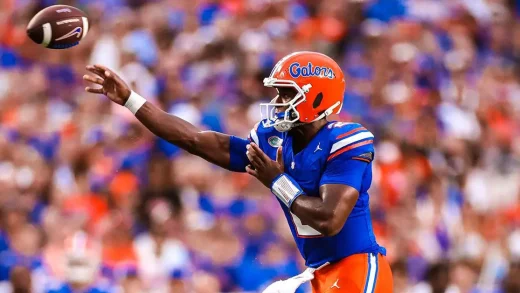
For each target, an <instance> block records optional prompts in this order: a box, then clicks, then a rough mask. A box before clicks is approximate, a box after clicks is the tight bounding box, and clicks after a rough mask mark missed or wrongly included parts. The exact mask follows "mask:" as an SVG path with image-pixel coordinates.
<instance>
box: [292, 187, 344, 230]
mask: <svg viewBox="0 0 520 293" xmlns="http://www.w3.org/2000/svg"><path fill="white" fill-rule="evenodd" d="M353 207H354V205H353V204H352V205H348V206H344V205H343V204H340V203H338V202H325V201H324V200H323V199H322V198H321V197H314V196H307V195H301V196H299V197H298V198H296V199H295V200H294V202H293V203H292V205H291V211H292V213H293V214H295V215H296V216H297V217H298V218H300V220H301V221H302V224H305V225H309V226H311V227H312V228H314V229H315V230H317V231H318V232H320V233H321V234H323V235H325V236H334V235H336V234H338V233H339V232H340V231H341V229H342V228H343V225H344V224H345V219H346V218H347V217H348V215H349V214H350V212H351V211H352V209H353Z"/></svg>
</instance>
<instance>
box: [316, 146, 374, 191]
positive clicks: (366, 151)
mask: <svg viewBox="0 0 520 293" xmlns="http://www.w3.org/2000/svg"><path fill="white" fill-rule="evenodd" d="M329 158H330V159H329V160H328V161H327V165H326V167H325V172H324V173H323V176H322V177H321V181H320V185H323V184H344V185H348V186H351V187H353V188H354V189H356V190H357V191H358V192H360V191H361V188H362V184H363V177H364V176H365V172H366V170H367V168H370V163H371V162H372V159H373V148H372V146H371V145H367V146H366V147H360V148H358V149H355V150H352V151H348V152H344V153H341V154H338V155H337V156H330V157H329Z"/></svg>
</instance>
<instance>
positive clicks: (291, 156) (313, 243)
mask: <svg viewBox="0 0 520 293" xmlns="http://www.w3.org/2000/svg"><path fill="white" fill-rule="evenodd" d="M373 139H374V136H373V135H372V133H370V132H369V131H368V130H367V129H365V128H364V127H363V126H361V125H360V124H358V123H344V122H335V121H334V122H328V123H327V125H325V126H324V127H323V128H322V129H321V130H320V131H319V132H318V133H317V134H316V135H315V136H314V138H313V139H312V140H311V141H310V142H309V144H308V145H307V146H306V147H305V148H304V149H303V150H301V151H300V152H299V153H297V154H295V153H294V152H293V147H292V144H293V141H292V136H291V135H289V134H288V133H281V132H278V131H276V129H274V127H269V128H265V127H263V125H262V123H259V124H258V125H257V126H256V127H255V128H254V129H253V130H252V131H251V134H250V136H249V140H245V139H241V138H237V137H234V136H233V137H231V139H230V142H231V144H230V154H231V160H230V169H231V170H233V171H239V172H240V171H245V170H244V169H245V167H246V165H248V164H249V161H248V159H247V156H246V155H245V152H246V145H247V144H248V143H249V142H250V141H253V142H255V143H256V144H257V145H258V146H259V147H260V148H261V149H262V151H263V152H264V153H266V154H267V155H268V156H269V157H270V158H271V159H273V160H275V159H276V151H277V148H278V147H279V146H282V147H283V158H284V164H285V166H284V170H285V173H287V174H288V175H290V176H291V177H292V178H293V179H294V180H296V182H298V184H299V185H300V187H301V188H302V189H303V191H304V192H305V194H306V195H307V196H320V195H319V188H320V186H321V185H324V184H344V185H348V186H351V187H353V188H355V189H356V190H357V191H358V192H359V198H358V200H357V202H356V205H355V206H354V208H353V210H352V212H351V213H350V215H349V217H348V219H347V221H346V223H345V225H344V226H343V228H342V229H341V231H340V232H339V233H338V234H336V235H334V236H331V237H326V236H324V235H322V234H321V233H320V232H318V231H317V230H315V229H314V228H312V227H311V226H309V225H305V223H302V221H301V220H300V219H299V218H298V217H297V216H296V215H294V214H293V213H292V212H291V211H289V209H288V208H287V207H286V206H285V204H283V203H281V202H280V203H281V207H282V209H283V211H284V213H285V216H286V218H287V222H288V223H289V226H290V228H291V232H292V235H293V237H294V240H295V241H296V244H297V246H298V249H299V251H300V253H301V255H302V256H303V258H304V259H305V263H306V265H307V266H308V267H313V268H317V267H319V266H321V265H323V264H325V263H326V262H334V261H337V260H340V259H342V258H345V257H348V256H350V255H353V254H358V253H377V252H381V253H383V254H385V250H384V248H383V247H380V246H379V245H378V244H377V242H376V239H375V235H374V232H373V229H372V221H371V218H370V210H369V205H368V200H369V195H368V189H369V188H370V184H371V182H372V160H373V158H374V154H375V153H374V145H373Z"/></svg>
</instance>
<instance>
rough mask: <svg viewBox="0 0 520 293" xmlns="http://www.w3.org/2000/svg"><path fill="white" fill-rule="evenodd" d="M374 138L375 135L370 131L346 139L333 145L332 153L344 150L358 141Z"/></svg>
mask: <svg viewBox="0 0 520 293" xmlns="http://www.w3.org/2000/svg"><path fill="white" fill-rule="evenodd" d="M373 137H374V135H373V134H372V133H371V132H370V131H366V132H361V133H358V134H354V135H352V136H349V137H347V138H344V139H342V140H340V141H338V142H336V143H335V144H333V145H332V149H331V150H330V153H331V154H332V153H334V152H336V151H337V150H339V149H341V148H343V147H344V146H347V145H349V144H352V143H354V142H357V141H360V140H363V139H366V138H373Z"/></svg>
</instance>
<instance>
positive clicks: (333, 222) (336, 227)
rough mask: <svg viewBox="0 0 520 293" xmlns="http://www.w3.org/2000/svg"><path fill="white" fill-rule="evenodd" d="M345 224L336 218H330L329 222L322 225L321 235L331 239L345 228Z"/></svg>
mask: <svg viewBox="0 0 520 293" xmlns="http://www.w3.org/2000/svg"><path fill="white" fill-rule="evenodd" d="M343 224H344V223H341V222H340V221H338V220H337V219H335V218H334V216H331V217H330V218H328V220H326V221H324V222H322V223H321V225H320V229H319V230H320V233H321V234H323V235H324V236H327V237H330V236H335V235H337V234H338V233H339V232H340V231H341V229H342V228H343Z"/></svg>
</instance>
